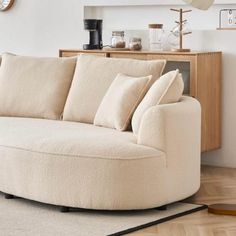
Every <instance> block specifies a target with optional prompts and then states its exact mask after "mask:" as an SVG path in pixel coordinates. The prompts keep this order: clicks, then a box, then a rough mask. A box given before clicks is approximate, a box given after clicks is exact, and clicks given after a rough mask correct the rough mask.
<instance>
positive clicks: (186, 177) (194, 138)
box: [138, 97, 201, 200]
mask: <svg viewBox="0 0 236 236" xmlns="http://www.w3.org/2000/svg"><path fill="white" fill-rule="evenodd" d="M138 144H140V145H144V146H149V147H153V148H156V149H158V150H161V151H163V152H164V153H165V154H166V165H167V169H168V176H167V179H168V182H167V189H168V196H169V198H171V199H172V200H180V198H182V199H184V198H185V197H187V195H189V196H190V195H191V193H193V192H194V190H195V191H196V190H197V189H198V188H199V186H200V160H201V158H200V156H201V106H200V103H199V102H198V101H197V100H196V99H194V98H191V97H182V98H181V100H180V102H178V103H172V104H163V105H158V106H153V107H151V108H149V110H147V111H146V112H145V114H144V116H143V118H142V121H141V125H140V130H139V133H138ZM180 185H181V191H182V190H184V191H183V192H182V193H181V191H180ZM173 196H176V198H174V197H173ZM177 196H178V197H177ZM179 197H180V198H179Z"/></svg>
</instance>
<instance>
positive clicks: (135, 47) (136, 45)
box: [129, 37, 142, 51]
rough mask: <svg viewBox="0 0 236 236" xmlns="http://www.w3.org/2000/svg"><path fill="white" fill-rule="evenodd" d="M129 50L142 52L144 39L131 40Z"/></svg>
mask: <svg viewBox="0 0 236 236" xmlns="http://www.w3.org/2000/svg"><path fill="white" fill-rule="evenodd" d="M129 49H130V50H132V51H140V50H141V49H142V39H141V38H136V37H134V38H130V40H129Z"/></svg>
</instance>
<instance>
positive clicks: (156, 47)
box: [149, 24, 164, 51]
mask: <svg viewBox="0 0 236 236" xmlns="http://www.w3.org/2000/svg"><path fill="white" fill-rule="evenodd" d="M163 38H164V30H163V24H149V49H150V50H151V51H162V50H163Z"/></svg>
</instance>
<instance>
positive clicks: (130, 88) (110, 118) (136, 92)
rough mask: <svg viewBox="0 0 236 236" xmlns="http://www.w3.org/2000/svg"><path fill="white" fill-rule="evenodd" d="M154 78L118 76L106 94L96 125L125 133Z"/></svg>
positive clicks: (97, 114)
mask: <svg viewBox="0 0 236 236" xmlns="http://www.w3.org/2000/svg"><path fill="white" fill-rule="evenodd" d="M151 79H152V76H146V77H132V76H127V75H123V74H118V75H117V77H116V78H115V80H114V81H113V82H112V84H111V86H110V87H109V89H108V91H107V92H106V94H105V96H104V98H103V100H102V102H101V104H100V106H99V108H98V111H97V113H96V116H95V119H94V124H95V125H98V126H103V127H108V128H115V129H117V130H120V131H124V130H126V129H127V127H128V126H129V124H130V120H131V116H132V114H133V112H134V110H135V109H136V107H137V106H138V104H139V102H140V101H141V100H142V98H143V96H144V95H145V93H146V92H147V90H148V88H149V84H150V81H151Z"/></svg>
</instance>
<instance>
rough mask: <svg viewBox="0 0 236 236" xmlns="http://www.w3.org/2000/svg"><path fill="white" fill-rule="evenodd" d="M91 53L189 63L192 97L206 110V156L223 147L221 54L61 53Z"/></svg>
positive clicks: (63, 52)
mask: <svg viewBox="0 0 236 236" xmlns="http://www.w3.org/2000/svg"><path fill="white" fill-rule="evenodd" d="M80 53H89V54H94V55H100V56H103V57H112V58H132V59H139V60H157V59H165V60H167V61H169V62H173V61H174V62H188V63H189V66H190V94H188V95H190V96H192V97H195V98H196V99H198V101H199V102H200V103H201V106H202V139H201V142H202V152H205V151H210V150H214V149H218V148H220V147H221V57H222V53H221V52H172V51H168V52H150V51H138V52H137V51H136V52H135V51H106V50H73V49H72V50H70V49H60V51H59V56H60V57H68V56H75V55H78V54H80Z"/></svg>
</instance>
